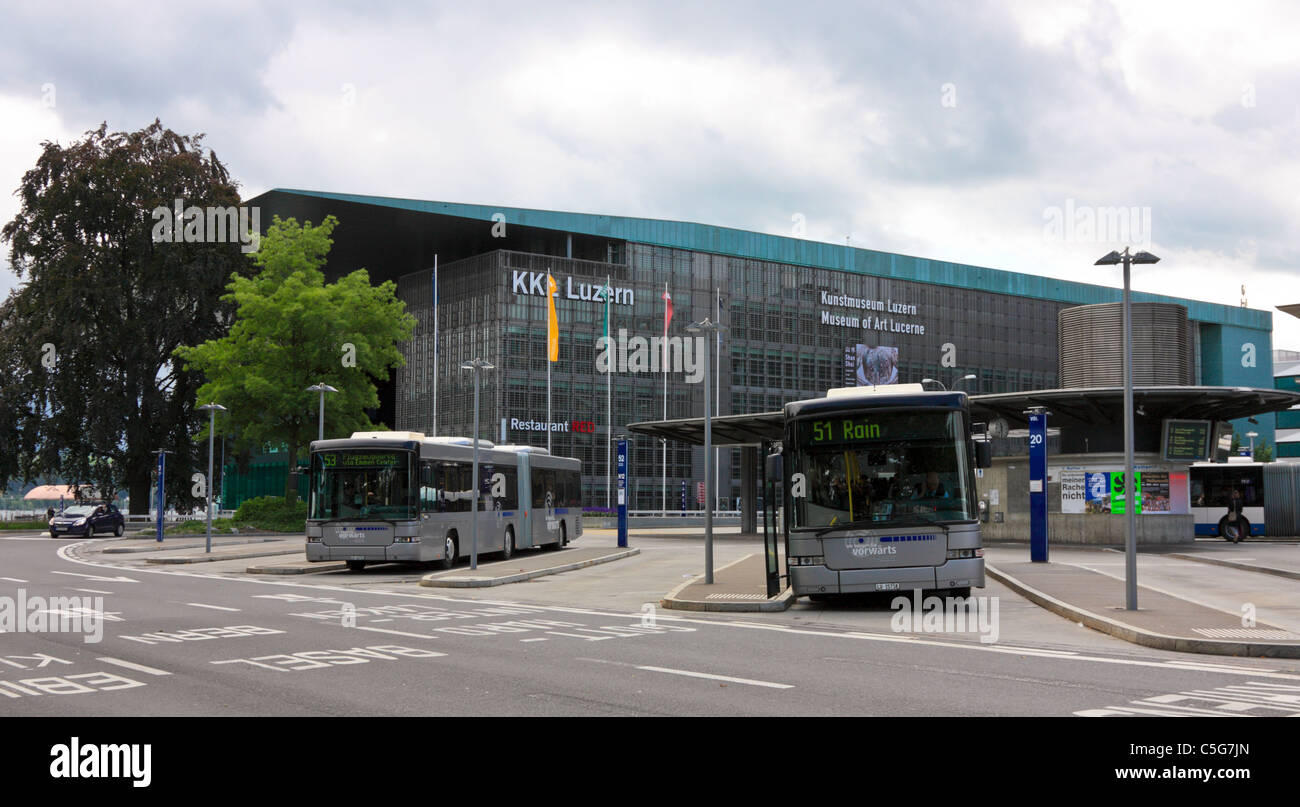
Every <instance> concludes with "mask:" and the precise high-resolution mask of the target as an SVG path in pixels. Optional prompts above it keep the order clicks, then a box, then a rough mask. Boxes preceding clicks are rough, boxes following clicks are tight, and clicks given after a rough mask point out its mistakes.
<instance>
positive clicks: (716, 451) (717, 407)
mask: <svg viewBox="0 0 1300 807" xmlns="http://www.w3.org/2000/svg"><path fill="white" fill-rule="evenodd" d="M713 292H714V317H715V318H714V320H713V321H714V322H716V323H718V324H719V325H721V324H722V287H721V286H715V287H714V289H713ZM713 337H714V339H715V340H717V341H716V344H715V346H714V349H713V355H714V361H713V373H714V375H713V390H714V392H713V398H714V402H715V403H714V406H713V414H715V415H721V414H722V381H721V379H722V331H718V332H717V333H715V334H714V335H713ZM704 394H705V395H708V394H709V391H708V390H705V391H704ZM721 456H722V449H720V448H718V447H717V446H714V447H713V511H714V512H715V513H716V512H717V511H718V510H719V509H720V508H719V505H720V504H721V502H722V498H721V497H722V484H721V483H720V482H719V481H718V480H719V477H718V471H719V470H721V467H722V462H721V459H720V458H721ZM704 461H705V462H708V461H709V458H708V457H705V458H704Z"/></svg>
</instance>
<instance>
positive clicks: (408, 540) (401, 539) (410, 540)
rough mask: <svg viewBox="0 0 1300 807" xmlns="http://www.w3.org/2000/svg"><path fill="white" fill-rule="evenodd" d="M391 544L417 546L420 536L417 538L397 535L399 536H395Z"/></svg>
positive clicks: (416, 536) (415, 536)
mask: <svg viewBox="0 0 1300 807" xmlns="http://www.w3.org/2000/svg"><path fill="white" fill-rule="evenodd" d="M393 543H395V544H418V543H420V536H418V535H399V536H397V537H396V538H394V539H393Z"/></svg>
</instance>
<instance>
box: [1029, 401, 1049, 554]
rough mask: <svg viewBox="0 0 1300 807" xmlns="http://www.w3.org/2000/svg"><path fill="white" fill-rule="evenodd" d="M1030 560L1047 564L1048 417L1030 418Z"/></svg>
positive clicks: (1033, 415)
mask: <svg viewBox="0 0 1300 807" xmlns="http://www.w3.org/2000/svg"><path fill="white" fill-rule="evenodd" d="M1029 559H1030V560H1031V561H1033V562H1035V563H1046V562H1047V414H1046V413H1041V412H1040V413H1035V414H1031V415H1030V416H1029Z"/></svg>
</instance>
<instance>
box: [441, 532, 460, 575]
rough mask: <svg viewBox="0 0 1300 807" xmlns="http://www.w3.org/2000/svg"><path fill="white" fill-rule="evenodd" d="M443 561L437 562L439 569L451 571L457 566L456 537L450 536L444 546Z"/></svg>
mask: <svg viewBox="0 0 1300 807" xmlns="http://www.w3.org/2000/svg"><path fill="white" fill-rule="evenodd" d="M442 555H443V557H442V560H440V561H437V564H438V568H439V569H450V568H451V567H453V566H455V565H456V536H455V535H452V534H448V535H447V538H446V540H445V541H443V544H442Z"/></svg>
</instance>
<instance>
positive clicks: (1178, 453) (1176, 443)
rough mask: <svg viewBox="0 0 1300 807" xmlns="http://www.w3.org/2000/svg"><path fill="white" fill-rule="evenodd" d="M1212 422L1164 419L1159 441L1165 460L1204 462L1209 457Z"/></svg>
mask: <svg viewBox="0 0 1300 807" xmlns="http://www.w3.org/2000/svg"><path fill="white" fill-rule="evenodd" d="M1213 436H1214V424H1213V423H1212V422H1211V421H1208V420H1166V421H1165V422H1164V431H1163V435H1162V439H1161V441H1160V446H1161V453H1162V454H1163V455H1164V458H1165V461H1166V462H1189V463H1190V462H1204V461H1205V460H1208V459H1209V458H1210V441H1211V438H1212V437H1213Z"/></svg>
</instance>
